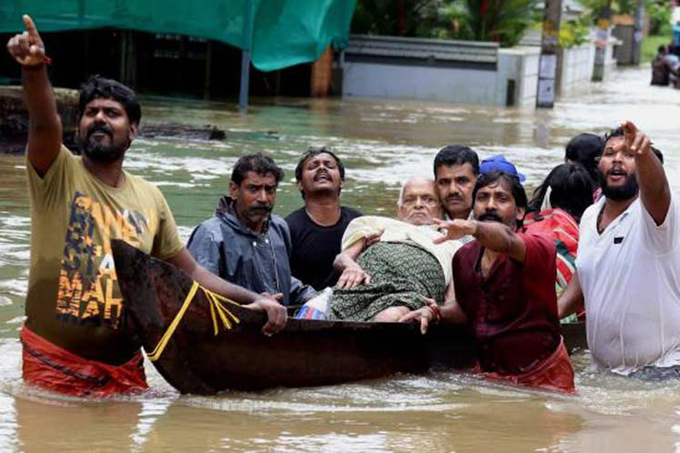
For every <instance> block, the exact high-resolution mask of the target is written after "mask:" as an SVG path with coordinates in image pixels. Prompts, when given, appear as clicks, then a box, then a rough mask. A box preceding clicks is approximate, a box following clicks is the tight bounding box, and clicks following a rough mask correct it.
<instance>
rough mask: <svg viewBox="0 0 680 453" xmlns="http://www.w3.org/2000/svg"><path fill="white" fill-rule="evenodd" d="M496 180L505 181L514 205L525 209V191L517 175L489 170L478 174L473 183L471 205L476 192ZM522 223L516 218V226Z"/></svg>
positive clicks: (475, 197)
mask: <svg viewBox="0 0 680 453" xmlns="http://www.w3.org/2000/svg"><path fill="white" fill-rule="evenodd" d="M497 182H500V183H501V184H503V183H505V184H507V185H508V186H510V192H511V193H512V197H513V198H514V199H515V206H517V208H524V210H525V211H526V209H527V206H528V201H527V193H526V192H525V191H524V187H523V186H522V183H521V182H520V181H519V178H518V177H517V176H515V175H511V174H508V173H505V172H503V171H490V172H488V173H482V174H481V175H479V177H478V178H477V182H476V183H475V188H474V189H473V190H472V204H473V206H474V203H475V200H476V199H477V192H479V190H480V189H482V188H484V187H487V186H490V185H492V184H495V183H497ZM522 223H523V221H522V220H518V221H517V228H521V227H522Z"/></svg>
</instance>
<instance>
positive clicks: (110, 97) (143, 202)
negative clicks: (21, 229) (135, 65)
mask: <svg viewBox="0 0 680 453" xmlns="http://www.w3.org/2000/svg"><path fill="white" fill-rule="evenodd" d="M23 20H24V23H25V25H26V31H25V32H24V33H22V34H18V35H16V36H15V37H13V38H11V39H10V40H9V42H8V44H7V49H8V51H9V53H10V54H11V55H12V57H13V58H14V59H15V60H16V61H17V62H18V63H19V64H20V65H21V68H22V82H23V88H24V96H25V100H26V104H27V106H28V112H29V117H30V125H29V135H28V145H27V149H26V155H27V165H26V167H27V173H28V187H29V195H30V202H31V269H30V277H29V288H28V295H27V298H26V323H25V325H24V328H23V329H22V333H21V339H22V344H23V376H24V379H25V380H26V381H28V382H31V383H33V384H35V385H38V386H41V387H45V388H48V389H51V390H55V391H59V392H63V393H69V394H75V395H108V394H112V393H117V392H127V391H131V390H138V389H143V388H146V380H145V377H144V370H143V366H142V362H143V361H142V356H141V354H140V352H139V344H138V343H137V342H135V341H134V339H133V338H131V335H130V332H126V331H125V330H124V329H122V328H121V319H122V314H123V309H124V301H123V300H122V296H121V292H120V288H119V286H118V282H117V278H116V270H115V267H114V262H113V258H112V254H111V245H110V244H111V242H110V241H111V240H112V239H123V240H125V241H126V242H128V243H130V244H132V245H134V246H135V247H138V248H139V249H141V250H143V251H144V252H146V253H149V254H151V255H153V256H155V257H157V258H160V259H162V260H165V261H167V262H169V263H171V264H173V265H175V266H176V267H178V268H180V269H182V270H183V271H184V272H185V273H187V274H188V275H189V276H190V277H192V278H193V279H194V280H196V281H198V282H199V283H201V284H202V285H203V286H205V287H206V288H208V289H210V290H212V291H215V292H217V293H220V294H224V295H226V296H227V297H230V298H231V299H234V300H236V301H239V302H241V303H243V304H248V305H247V306H248V307H249V308H252V309H254V310H260V311H264V312H266V313H267V316H268V323H267V324H266V325H265V326H264V328H263V332H264V333H265V334H272V333H275V332H277V331H279V330H280V329H282V328H283V326H284V325H285V322H286V311H285V308H283V307H282V306H281V305H279V304H278V303H277V302H276V301H275V300H274V299H273V298H271V297H267V296H261V295H257V294H255V293H252V292H250V291H248V290H245V289H244V288H241V287H239V286H236V285H232V284H230V283H228V282H226V281H224V280H222V279H220V278H218V277H216V276H214V275H213V274H211V273H210V272H208V271H206V270H205V269H204V268H203V267H201V266H199V265H198V264H197V263H196V262H195V261H194V259H193V258H192V257H191V255H190V254H189V253H188V251H187V250H186V248H185V247H184V245H183V244H182V242H181V240H180V238H179V236H178V234H177V228H176V225H175V221H174V219H173V216H172V213H171V212H170V209H169V208H168V205H167V203H166V201H165V199H164V198H163V195H162V194H161V192H160V191H159V190H158V189H157V188H156V187H155V186H153V185H152V184H150V183H148V182H146V181H144V180H143V179H141V178H139V177H136V176H133V175H131V174H129V173H127V172H126V171H124V170H123V167H122V164H123V159H124V157H125V152H126V151H127V149H128V148H129V146H130V144H131V142H132V140H133V139H134V138H135V135H136V133H137V129H138V127H139V121H140V118H141V108H140V105H139V102H138V101H137V99H136V96H135V93H134V92H133V91H132V90H131V89H130V88H128V87H126V86H124V85H122V84H120V83H118V82H116V81H114V80H110V79H105V78H102V77H99V76H95V77H93V78H91V79H90V80H89V81H88V82H87V84H86V85H85V86H84V87H83V89H82V91H81V94H80V102H79V107H80V115H81V116H80V122H79V125H78V139H79V142H80V146H81V150H82V158H78V157H75V156H73V155H72V154H71V153H70V151H69V150H68V149H66V148H65V147H64V146H63V145H62V143H61V136H62V127H61V120H60V118H59V115H58V114H57V110H56V103H55V100H54V95H53V93H52V88H51V85H50V82H49V79H48V76H47V72H46V70H45V64H46V62H47V61H49V60H48V58H47V57H46V56H45V47H44V44H43V42H42V40H41V38H40V35H39V34H38V31H37V29H36V27H35V25H34V23H33V21H32V20H31V18H30V17H28V16H24V17H23Z"/></svg>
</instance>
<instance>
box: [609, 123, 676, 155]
mask: <svg viewBox="0 0 680 453" xmlns="http://www.w3.org/2000/svg"><path fill="white" fill-rule="evenodd" d="M625 135H626V132H625V131H624V130H623V128H622V127H617V128H615V129H612V130H610V131H609V132H607V133H606V134H604V138H603V144H602V149H603V150H604V147H605V145H606V144H607V142H608V141H609V140H610V139H612V138H615V137H623V136H625ZM651 148H652V152H654V154H656V157H657V158H658V159H659V161H660V162H661V163H662V164H663V153H662V152H661V150H660V149H659V148H657V147H655V146H651Z"/></svg>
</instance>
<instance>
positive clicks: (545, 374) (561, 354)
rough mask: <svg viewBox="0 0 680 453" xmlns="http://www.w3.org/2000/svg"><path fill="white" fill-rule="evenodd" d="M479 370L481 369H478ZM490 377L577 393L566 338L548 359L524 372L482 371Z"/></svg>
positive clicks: (518, 383)
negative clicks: (565, 344)
mask: <svg viewBox="0 0 680 453" xmlns="http://www.w3.org/2000/svg"><path fill="white" fill-rule="evenodd" d="M478 371H479V370H478ZM481 374H482V375H483V376H485V377H488V378H490V379H499V380H502V381H508V382H512V383H513V384H517V385H524V386H527V387H536V388H542V389H545V390H552V391H557V392H564V393H570V394H573V393H576V388H575V387H574V369H573V368H572V367H571V362H570V361H569V354H568V353H567V348H566V347H564V339H562V340H561V341H560V345H559V346H558V347H557V349H556V350H555V352H553V353H552V354H551V355H550V356H549V357H548V358H547V359H545V360H543V361H542V362H540V363H539V364H537V365H536V366H535V367H533V368H532V369H531V370H529V371H527V372H526V373H523V374H516V375H503V374H498V373H494V372H483V371H482V372H481Z"/></svg>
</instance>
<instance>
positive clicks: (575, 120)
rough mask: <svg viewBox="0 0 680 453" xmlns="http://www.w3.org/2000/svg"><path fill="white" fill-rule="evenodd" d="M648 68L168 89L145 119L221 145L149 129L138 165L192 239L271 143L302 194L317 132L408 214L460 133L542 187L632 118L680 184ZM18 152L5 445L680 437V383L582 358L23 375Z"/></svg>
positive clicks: (8, 283) (0, 258) (353, 199)
mask: <svg viewBox="0 0 680 453" xmlns="http://www.w3.org/2000/svg"><path fill="white" fill-rule="evenodd" d="M647 82H648V79H647V73H646V70H644V71H638V70H628V71H622V72H620V73H618V74H616V75H615V77H614V78H613V79H612V80H611V81H609V82H608V83H606V84H603V85H598V86H593V87H591V88H590V90H589V91H586V92H585V93H583V94H581V95H579V96H576V97H573V98H571V99H569V100H563V101H561V102H559V103H558V104H557V107H556V109H555V110H552V111H538V112H536V111H535V110H534V109H532V108H525V109H494V108H488V107H461V106H452V105H447V104H422V103H417V102H387V103H385V102H373V101H367V100H351V101H348V102H341V101H338V100H332V99H331V100H307V99H293V100H290V99H284V100H277V101H275V102H274V104H273V105H272V101H271V100H269V99H267V100H257V99H256V100H254V107H253V109H252V110H251V112H250V114H249V115H247V116H240V115H238V113H237V112H236V110H235V109H234V108H233V106H228V107H225V106H224V105H221V104H218V103H210V102H197V101H180V100H167V99H153V100H147V101H146V102H145V118H148V121H161V120H163V121H177V122H191V123H193V124H196V125H204V124H214V125H217V126H218V127H220V128H222V129H225V130H227V140H226V141H225V142H223V143H214V142H200V141H192V142H188V141H181V140H156V139H142V140H138V141H136V142H135V144H134V146H133V148H132V149H131V150H130V152H129V155H128V158H127V160H126V165H127V168H128V169H129V170H130V171H132V172H135V173H137V174H140V175H142V176H144V177H145V178H147V179H149V180H151V181H153V182H155V183H157V184H159V185H160V186H161V189H162V190H163V192H164V193H165V194H166V196H167V198H168V201H169V203H170V206H171V207H172V209H173V212H174V214H175V217H176V219H177V221H178V224H179V226H180V230H181V233H182V235H183V236H184V237H185V238H186V236H187V235H188V233H189V232H190V231H191V228H192V227H193V226H194V225H196V224H197V223H199V222H200V221H202V220H203V219H205V218H207V217H208V216H210V215H211V214H212V212H213V210H214V207H215V204H216V202H217V199H218V197H219V196H220V195H221V194H222V193H224V192H225V191H226V188H227V182H228V178H229V175H230V173H231V169H232V166H233V163H234V162H235V161H236V159H237V158H238V156H240V155H242V154H244V153H250V152H256V151H264V152H267V153H269V154H271V155H272V156H273V157H274V158H275V159H276V160H277V161H278V162H279V163H281V164H282V165H283V167H284V169H285V170H286V178H285V180H284V182H283V183H282V185H281V188H280V191H279V195H278V198H277V206H276V212H277V213H279V214H282V215H285V214H287V213H289V212H291V211H292V210H294V209H296V208H298V207H300V206H301V205H302V202H301V199H300V196H299V193H298V192H297V189H296V186H295V182H294V176H293V169H294V167H295V164H296V163H297V158H298V156H299V155H300V154H301V153H302V152H303V151H304V150H305V149H306V148H307V146H309V145H316V146H319V145H330V146H332V147H333V148H334V149H335V151H336V152H337V153H338V154H339V155H340V156H341V157H342V158H343V160H344V161H345V164H346V166H347V178H348V180H347V184H346V187H345V189H344V190H343V195H342V196H343V200H344V203H345V204H348V205H352V206H356V207H358V208H359V209H361V210H363V211H364V212H365V213H369V214H371V213H381V214H384V215H394V214H395V212H396V204H395V201H396V198H397V191H398V188H399V184H400V183H401V182H402V181H403V180H405V179H406V178H408V177H411V176H429V175H431V174H432V159H433V157H434V155H435V153H436V152H437V150H438V149H439V148H440V147H441V146H443V145H446V144H450V143H464V144H469V145H471V146H473V147H474V148H475V149H477V150H478V151H479V152H480V154H481V155H482V157H488V156H490V155H493V154H499V153H503V154H505V155H506V156H507V157H508V158H509V159H511V160H514V161H515V162H516V163H517V164H518V167H519V169H520V171H521V172H523V173H525V174H526V175H527V177H528V182H527V185H528V186H529V187H531V186H535V185H536V184H537V183H538V182H539V181H540V180H541V179H542V178H543V177H544V176H545V175H546V174H547V172H548V171H549V170H550V169H551V168H552V167H553V166H555V165H556V164H558V163H559V162H560V161H561V159H562V156H563V153H564V146H565V144H566V143H567V141H568V140H569V139H570V138H571V137H572V136H574V135H576V134H577V133H580V132H596V133H600V132H602V131H604V130H606V129H608V128H610V127H611V126H614V125H616V124H617V123H618V122H619V121H620V120H622V119H624V118H630V119H632V120H634V121H636V122H638V123H639V124H640V126H641V128H643V130H646V131H647V132H649V134H650V136H651V137H652V139H653V140H654V142H655V143H656V144H657V145H658V146H659V147H660V148H661V149H662V150H663V151H664V153H665V155H666V162H667V163H666V170H667V172H668V174H669V178H670V181H671V185H672V187H673V189H674V190H676V191H677V190H678V188H680V179H678V177H677V176H678V175H677V172H678V171H679V170H680V148H679V145H678V144H677V141H676V140H675V136H676V131H677V125H676V124H677V119H676V118H678V116H679V113H680V109H679V108H678V105H680V91H675V90H671V89H665V90H664V89H660V88H655V87H649V86H648V85H647ZM24 162H25V161H24V159H23V158H21V157H12V156H0V173H1V174H2V175H3V184H2V185H1V187H0V214H1V215H0V356H2V357H3V360H2V361H0V451H12V450H14V451H54V450H55V449H59V450H88V451H90V450H97V451H128V450H129V451H166V450H167V451H213V450H218V449H228V448H231V449H236V450H252V451H261V450H262V451H264V450H267V451H269V450H272V449H276V450H280V451H301V450H302V451H305V450H309V451H319V450H323V451H369V450H373V451H406V450H413V449H414V448H415V449H419V450H432V451H451V450H456V451H535V450H540V451H598V452H599V451H640V450H649V451H656V450H663V451H666V450H670V449H673V448H675V449H678V445H680V437H679V436H680V419H679V418H680V415H679V412H680V384H670V385H669V384H650V383H641V382H639V381H632V380H629V379H624V378H620V377H617V376H612V375H610V374H606V373H601V372H596V371H593V370H591V369H590V360H589V357H588V354H587V353H582V354H580V355H578V356H577V357H575V365H576V370H577V387H578V388H579V391H580V394H579V396H577V397H563V396H558V395H551V394H546V393H542V392H530V391H525V390H517V389H513V388H509V387H503V386H498V385H492V384H489V383H487V382H484V381H480V380H479V379H477V378H474V377H470V376H459V375H451V374H449V373H434V374H430V375H428V376H424V377H418V376H397V377H395V378H392V379H387V380H379V381H371V382H364V383H357V384H348V385H342V386H332V387H321V388H313V389H277V390H272V391H268V392H262V393H237V392H228V393H226V394H224V395H222V396H220V397H214V398H204V397H195V396H179V395H178V394H177V393H176V392H175V391H174V390H173V389H172V388H170V387H169V386H168V384H166V383H165V382H164V381H163V380H162V378H161V377H160V376H159V375H158V374H157V373H156V372H155V371H154V370H153V368H152V367H149V366H147V370H148V375H149V382H150V385H151V387H152V389H151V390H150V391H149V392H147V393H145V394H143V395H141V396H137V397H131V398H114V399H113V400H109V401H102V400H85V401H83V400H77V399H69V398H62V397H58V396H55V395H51V394H46V393H43V392H40V391H37V390H35V389H32V388H30V387H28V386H25V385H24V384H23V383H21V381H20V379H19V377H20V366H21V361H20V351H21V349H20V345H19V343H18V340H17V338H18V330H19V328H20V326H21V322H22V319H23V298H24V296H25V293H26V281H27V272H28V260H29V254H28V251H29V240H30V231H29V230H30V228H29V226H30V221H29V213H28V199H27V192H26V187H25V182H24V175H23V166H24Z"/></svg>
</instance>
